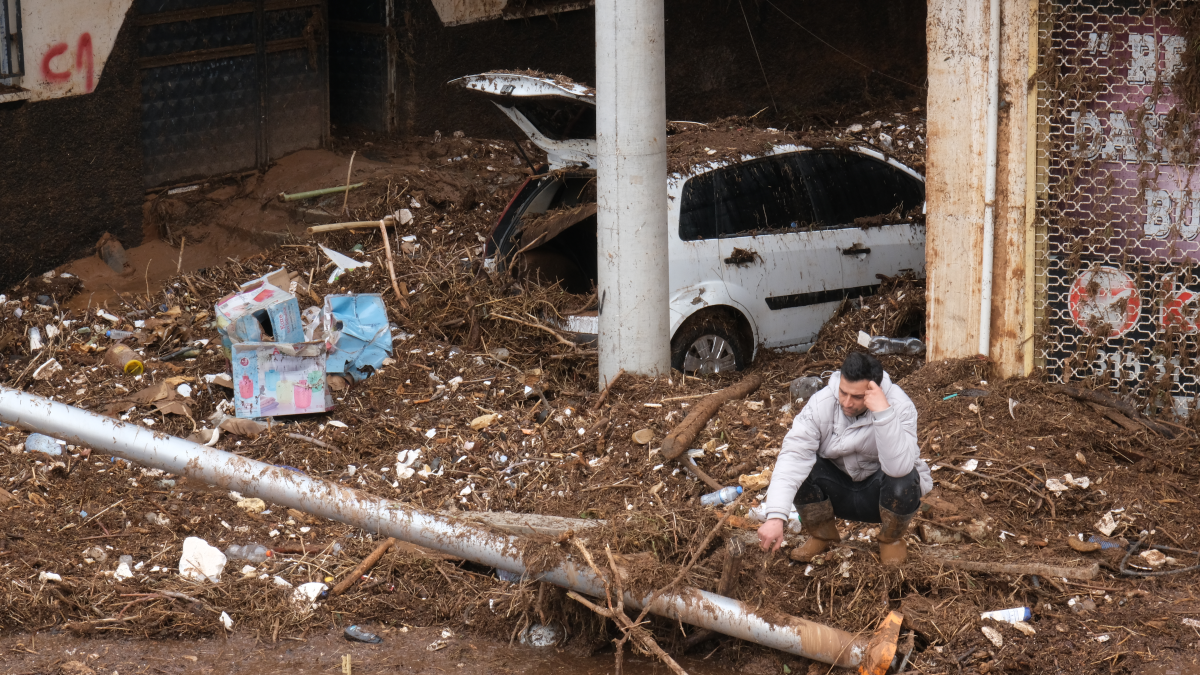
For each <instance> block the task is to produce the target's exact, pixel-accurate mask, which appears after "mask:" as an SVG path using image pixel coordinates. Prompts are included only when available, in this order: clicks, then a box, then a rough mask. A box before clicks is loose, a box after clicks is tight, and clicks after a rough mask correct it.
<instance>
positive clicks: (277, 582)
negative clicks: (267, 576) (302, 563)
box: [271, 576, 292, 588]
mask: <svg viewBox="0 0 1200 675" xmlns="http://www.w3.org/2000/svg"><path fill="white" fill-rule="evenodd" d="M271 580H272V581H274V582H275V585H276V586H283V587H284V588H291V587H292V584H291V582H289V581H288V580H287V579H284V578H283V577H281V576H274V577H271Z"/></svg>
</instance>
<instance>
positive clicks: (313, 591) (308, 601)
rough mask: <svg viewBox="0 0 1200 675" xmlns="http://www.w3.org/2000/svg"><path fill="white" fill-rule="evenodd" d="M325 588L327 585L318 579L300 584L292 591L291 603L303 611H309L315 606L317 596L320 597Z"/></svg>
mask: <svg viewBox="0 0 1200 675" xmlns="http://www.w3.org/2000/svg"><path fill="white" fill-rule="evenodd" d="M327 588H329V586H327V585H325V584H323V583H321V582H319V581H310V582H309V583H307V584H300V585H299V586H297V587H296V590H294V591H292V604H294V605H296V606H297V608H299V609H300V610H301V611H303V612H311V611H313V610H314V609H316V608H317V606H318V603H317V598H319V597H321V594H322V593H324V592H325V590H326V589H327Z"/></svg>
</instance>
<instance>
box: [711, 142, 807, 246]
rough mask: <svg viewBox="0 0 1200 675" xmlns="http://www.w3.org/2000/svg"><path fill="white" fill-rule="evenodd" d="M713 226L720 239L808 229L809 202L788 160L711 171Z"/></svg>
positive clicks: (760, 161) (796, 170)
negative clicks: (713, 183)
mask: <svg viewBox="0 0 1200 675" xmlns="http://www.w3.org/2000/svg"><path fill="white" fill-rule="evenodd" d="M713 173H714V174H715V178H716V181H715V187H716V198H715V207H716V227H717V235H718V236H721V237H741V236H751V235H755V234H767V233H779V232H790V231H796V230H810V229H812V228H813V220H814V219H813V208H812V200H811V199H810V198H809V195H808V190H807V188H806V187H805V184H804V179H803V176H802V175H801V172H800V170H799V168H798V167H796V166H795V165H794V163H793V162H791V161H790V160H789V158H787V157H766V158H763V159H757V160H754V161H750V162H744V163H741V164H735V165H733V166H728V167H724V168H722V169H719V170H717V171H714V172H713Z"/></svg>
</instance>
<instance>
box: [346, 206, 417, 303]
mask: <svg viewBox="0 0 1200 675" xmlns="http://www.w3.org/2000/svg"><path fill="white" fill-rule="evenodd" d="M347 194H348V193H347ZM391 218H392V216H384V217H383V220H381V221H379V234H380V235H381V236H382V237H383V252H384V254H385V255H386V256H387V268H388V276H389V277H391V279H392V290H393V291H394V292H395V293H396V301H397V302H399V303H400V306H401V307H403V308H404V309H410V307H409V306H408V300H407V299H406V298H405V297H404V296H403V295H401V294H400V285H399V284H397V283H396V265H395V263H394V262H393V258H392V244H391V242H390V241H389V239H388V232H387V225H386V222H387V221H388V220H389V219H391Z"/></svg>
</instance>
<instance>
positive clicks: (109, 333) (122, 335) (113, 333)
mask: <svg viewBox="0 0 1200 675" xmlns="http://www.w3.org/2000/svg"><path fill="white" fill-rule="evenodd" d="M104 335H105V337H107V338H108V339H110V340H125V339H128V338H131V337H133V333H131V332H129V331H127V330H106V331H104Z"/></svg>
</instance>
